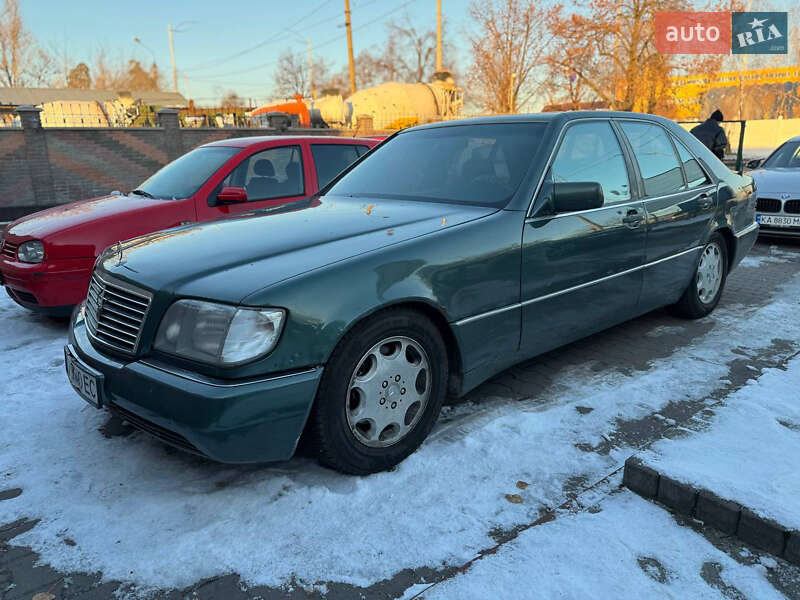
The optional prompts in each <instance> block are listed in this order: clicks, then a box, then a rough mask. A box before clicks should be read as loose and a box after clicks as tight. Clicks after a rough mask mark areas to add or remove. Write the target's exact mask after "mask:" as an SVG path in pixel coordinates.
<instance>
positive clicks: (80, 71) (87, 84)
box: [67, 62, 92, 90]
mask: <svg viewBox="0 0 800 600" xmlns="http://www.w3.org/2000/svg"><path fill="white" fill-rule="evenodd" d="M67 87H68V88H78V89H82V90H88V89H89V88H91V87H92V76H91V75H90V74H89V67H88V65H87V64H86V63H85V62H80V63H78V64H77V65H75V66H74V67H73V68H72V69H71V70H70V72H69V73H68V74H67Z"/></svg>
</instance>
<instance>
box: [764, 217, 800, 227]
mask: <svg viewBox="0 0 800 600" xmlns="http://www.w3.org/2000/svg"><path fill="white" fill-rule="evenodd" d="M756 221H758V223H759V224H760V225H772V226H773V227H800V217H784V216H782V215H756Z"/></svg>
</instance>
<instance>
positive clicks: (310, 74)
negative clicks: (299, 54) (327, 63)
mask: <svg viewBox="0 0 800 600" xmlns="http://www.w3.org/2000/svg"><path fill="white" fill-rule="evenodd" d="M306 41H307V42H308V87H310V88H311V99H312V100H316V99H317V90H315V89H314V59H313V58H312V57H311V38H306Z"/></svg>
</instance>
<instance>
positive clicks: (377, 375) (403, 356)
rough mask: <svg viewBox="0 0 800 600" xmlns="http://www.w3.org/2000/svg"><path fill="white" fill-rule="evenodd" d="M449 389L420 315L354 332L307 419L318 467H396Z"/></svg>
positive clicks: (443, 361) (432, 330) (389, 315)
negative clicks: (309, 420) (312, 437)
mask: <svg viewBox="0 0 800 600" xmlns="http://www.w3.org/2000/svg"><path fill="white" fill-rule="evenodd" d="M446 382H447V350H446V348H445V345H444V342H443V341H442V338H441V335H440V334H439V331H438V329H437V328H436V326H435V325H434V324H433V323H432V322H431V321H430V320H429V319H428V318H427V317H425V316H424V315H422V314H420V313H418V312H416V311H413V310H409V309H402V308H399V309H389V310H386V311H383V312H381V313H379V314H377V315H375V316H374V317H372V318H370V319H368V320H367V321H365V322H363V323H361V324H359V325H357V326H356V327H355V328H354V329H353V330H352V331H351V332H349V333H348V334H347V335H346V336H345V337H344V338H343V339H342V341H341V342H340V343H339V345H338V346H337V347H336V349H335V350H334V352H333V354H332V356H331V359H330V361H328V365H327V366H326V367H325V373H324V375H323V377H322V381H321V382H320V389H319V392H318V394H317V399H316V403H315V406H314V412H313V414H312V432H313V435H314V438H315V441H316V445H317V451H318V457H319V460H320V462H321V463H322V464H324V465H326V466H328V467H331V468H334V469H337V470H339V471H343V472H345V473H351V474H357V475H364V474H368V473H374V472H377V471H383V470H386V469H389V468H391V467H393V466H395V465H396V464H398V463H399V462H401V461H402V460H403V459H404V458H406V457H407V456H408V455H409V454H411V453H412V452H413V451H414V450H416V449H417V448H418V447H419V445H420V444H421V443H422V441H423V440H424V439H425V437H426V436H427V435H428V433H430V430H431V429H432V428H433V425H434V423H435V422H436V419H437V417H438V416H439V411H440V409H441V406H442V402H443V400H444V396H445V392H446Z"/></svg>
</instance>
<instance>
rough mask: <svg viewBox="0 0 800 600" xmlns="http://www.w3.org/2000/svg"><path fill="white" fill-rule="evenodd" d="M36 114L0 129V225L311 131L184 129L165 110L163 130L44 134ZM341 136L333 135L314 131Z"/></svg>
mask: <svg viewBox="0 0 800 600" xmlns="http://www.w3.org/2000/svg"><path fill="white" fill-rule="evenodd" d="M39 110H40V109H36V108H34V107H20V109H19V110H18V112H19V114H20V117H21V121H22V129H0V222H1V221H9V220H13V219H16V218H18V217H20V216H22V215H25V214H29V213H31V212H36V211H38V210H42V209H43V208H48V207H50V206H55V205H58V204H64V203H66V202H73V201H75V200H82V199H85V198H92V197H95V196H101V195H103V194H107V193H109V192H110V191H112V190H131V189H133V188H135V187H136V186H137V185H138V184H140V183H142V182H143V181H144V180H145V179H147V178H148V177H149V176H150V175H152V174H153V173H154V172H155V171H157V170H158V169H159V168H160V167H162V166H163V165H165V164H166V163H168V162H169V161H171V160H173V159H175V158H177V157H178V156H180V155H181V154H183V153H185V152H188V151H189V150H191V149H192V148H195V147H197V146H200V145H202V144H207V143H209V142H213V141H216V140H223V139H229V138H235V137H246V136H256V135H259V136H260V135H291V134H299V135H308V134H309V133H310V131H309V130H308V129H302V130H291V129H290V130H288V131H285V132H281V131H278V130H276V129H181V128H179V127H178V119H177V113H176V112H175V111H170V110H169V109H164V110H163V111H162V113H164V114H159V118H160V125H161V126H160V127H153V128H130V129H123V128H119V129H117V128H91V127H85V128H84V127H80V128H55V127H52V128H51V127H46V128H42V126H41V122H40V120H39ZM313 133H314V134H319V135H340V132H339V131H336V130H330V129H328V130H314V131H313Z"/></svg>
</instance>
